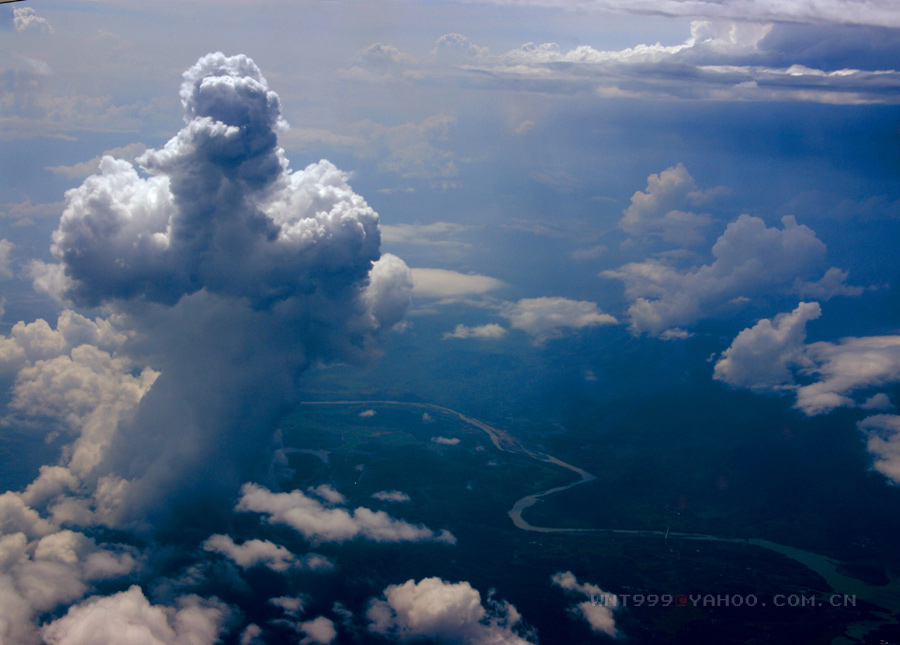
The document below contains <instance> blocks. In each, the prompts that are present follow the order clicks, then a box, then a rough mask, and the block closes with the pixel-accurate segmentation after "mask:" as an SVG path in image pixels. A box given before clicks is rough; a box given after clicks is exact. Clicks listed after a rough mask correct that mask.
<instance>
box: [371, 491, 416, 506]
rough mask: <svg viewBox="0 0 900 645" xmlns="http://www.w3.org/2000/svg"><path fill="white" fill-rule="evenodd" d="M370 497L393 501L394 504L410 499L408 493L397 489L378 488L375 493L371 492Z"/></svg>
mask: <svg viewBox="0 0 900 645" xmlns="http://www.w3.org/2000/svg"><path fill="white" fill-rule="evenodd" d="M372 498H373V499H377V500H380V501H382V502H393V503H395V504H401V503H404V502H408V501H409V499H410V497H409V495H407V494H406V493H404V492H402V491H399V490H380V491H378V492H377V493H372Z"/></svg>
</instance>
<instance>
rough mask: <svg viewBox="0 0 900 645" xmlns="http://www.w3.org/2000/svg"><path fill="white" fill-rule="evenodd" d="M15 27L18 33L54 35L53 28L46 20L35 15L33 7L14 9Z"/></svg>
mask: <svg viewBox="0 0 900 645" xmlns="http://www.w3.org/2000/svg"><path fill="white" fill-rule="evenodd" d="M13 25H14V26H15V28H16V31H35V32H40V33H44V34H52V33H53V27H52V26H50V23H49V22H47V19H46V18H42V17H41V16H39V15H37V13H35V11H34V9H32V8H31V7H16V8H15V9H13Z"/></svg>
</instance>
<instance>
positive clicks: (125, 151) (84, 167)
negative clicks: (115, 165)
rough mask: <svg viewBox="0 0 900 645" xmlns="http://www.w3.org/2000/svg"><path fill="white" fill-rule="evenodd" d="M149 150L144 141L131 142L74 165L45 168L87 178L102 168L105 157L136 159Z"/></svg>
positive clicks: (65, 174) (58, 173) (66, 175)
mask: <svg viewBox="0 0 900 645" xmlns="http://www.w3.org/2000/svg"><path fill="white" fill-rule="evenodd" d="M146 151H147V146H145V145H144V144H143V143H129V144H128V145H125V146H121V147H119V148H112V149H111V150H107V151H106V152H104V153H103V154H101V155H98V156H96V157H94V158H93V159H90V160H88V161H81V162H79V163H77V164H75V165H72V166H47V167H46V168H44V170H47V171H49V172H52V173H53V174H54V175H61V176H63V177H66V178H67V179H85V178H87V177H90V176H91V175H93V174H94V173H95V172H97V170H99V168H100V161H101V160H102V159H103V157H113V158H115V159H124V160H126V161H134V160H135V159H136V158H137V157H139V156H141V155H142V154H144V153H145V152H146Z"/></svg>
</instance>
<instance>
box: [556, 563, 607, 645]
mask: <svg viewBox="0 0 900 645" xmlns="http://www.w3.org/2000/svg"><path fill="white" fill-rule="evenodd" d="M551 580H552V582H553V584H554V585H556V586H557V587H560V588H562V589H565V590H566V591H570V592H573V593H576V594H578V595H581V596H588V597H590V600H586V601H583V602H580V603H578V604H577V605H575V606H574V607H572V608H571V609H570V611H571V612H572V613H573V614H575V615H576V616H580V617H581V618H583V619H584V620H586V621H587V622H588V624H589V625H590V626H591V629H592V630H593V631H595V632H598V633H602V634H606V635H608V636H612V637H613V638H616V637H617V636H618V635H619V631H618V629H616V619H615V616H614V615H613V612H614V611H615V610H616V609H617V608H618V606H619V602H618V597H617V596H616V595H615V594H610V593H607V592H605V591H603V590H602V589H601V588H600V587H598V586H597V585H593V584H590V583H584V584H581V583H579V582H578V579H577V578H576V577H575V574H573V573H572V572H571V571H560V572H558V573H555V574H553V576H552V577H551Z"/></svg>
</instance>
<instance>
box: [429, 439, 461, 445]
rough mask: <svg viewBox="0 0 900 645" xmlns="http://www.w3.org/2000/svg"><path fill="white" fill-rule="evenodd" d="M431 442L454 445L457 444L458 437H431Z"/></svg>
mask: <svg viewBox="0 0 900 645" xmlns="http://www.w3.org/2000/svg"><path fill="white" fill-rule="evenodd" d="M431 443H437V444H440V445H442V446H456V445H458V444H459V438H458V437H432V438H431Z"/></svg>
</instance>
